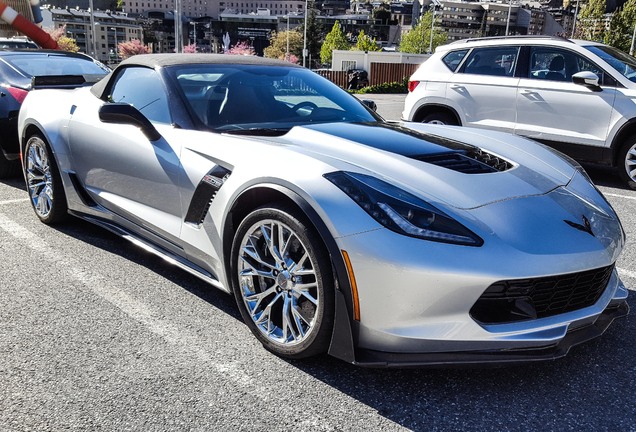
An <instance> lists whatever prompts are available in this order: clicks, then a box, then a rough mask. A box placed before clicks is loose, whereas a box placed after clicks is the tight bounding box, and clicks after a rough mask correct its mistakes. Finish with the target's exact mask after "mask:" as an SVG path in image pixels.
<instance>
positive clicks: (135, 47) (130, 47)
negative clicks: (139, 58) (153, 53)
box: [117, 39, 150, 59]
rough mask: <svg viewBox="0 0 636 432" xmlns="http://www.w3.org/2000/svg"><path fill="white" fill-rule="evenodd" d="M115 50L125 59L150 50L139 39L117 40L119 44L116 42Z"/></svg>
mask: <svg viewBox="0 0 636 432" xmlns="http://www.w3.org/2000/svg"><path fill="white" fill-rule="evenodd" d="M117 51H118V52H119V56H120V57H121V58H122V59H127V58H128V57H132V56H134V55H137V54H148V53H149V52H150V50H149V49H148V47H147V46H146V45H144V44H142V43H141V41H140V40H139V39H132V40H129V41H126V42H119V44H117Z"/></svg>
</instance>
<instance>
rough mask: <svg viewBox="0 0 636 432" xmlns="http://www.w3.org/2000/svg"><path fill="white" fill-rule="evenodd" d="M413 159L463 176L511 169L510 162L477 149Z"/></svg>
mask: <svg viewBox="0 0 636 432" xmlns="http://www.w3.org/2000/svg"><path fill="white" fill-rule="evenodd" d="M413 159H417V160H419V161H422V162H426V163H430V164H433V165H437V166H440V167H442V168H447V169H450V170H453V171H458V172H461V173H464V174H489V173H495V172H503V171H507V170H509V169H510V168H512V164H511V163H510V162H508V161H506V160H504V159H501V158H500V157H497V156H495V155H493V154H490V153H487V152H485V151H483V150H480V149H477V148H476V149H474V150H468V151H459V152H452V153H450V152H449V153H437V154H431V155H421V156H415V157H414V158H413Z"/></svg>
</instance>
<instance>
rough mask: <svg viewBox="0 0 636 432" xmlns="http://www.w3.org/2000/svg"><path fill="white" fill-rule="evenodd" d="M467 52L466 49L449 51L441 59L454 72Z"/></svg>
mask: <svg viewBox="0 0 636 432" xmlns="http://www.w3.org/2000/svg"><path fill="white" fill-rule="evenodd" d="M467 52H468V50H467V49H465V50H459V51H451V52H449V53H448V54H446V55H445V56H444V58H443V59H442V61H443V62H444V64H445V65H446V66H447V67H448V68H449V69H450V70H452V71H453V72H455V71H456V70H457V67H458V66H459V64H460V63H461V62H462V59H463V58H464V57H465V56H466V53H467Z"/></svg>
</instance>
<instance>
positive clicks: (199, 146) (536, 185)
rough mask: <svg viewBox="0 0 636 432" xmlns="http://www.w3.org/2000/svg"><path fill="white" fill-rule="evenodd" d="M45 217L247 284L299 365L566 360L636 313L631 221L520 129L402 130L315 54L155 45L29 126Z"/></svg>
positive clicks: (28, 104)
mask: <svg viewBox="0 0 636 432" xmlns="http://www.w3.org/2000/svg"><path fill="white" fill-rule="evenodd" d="M19 131H20V137H21V147H22V154H23V161H22V162H23V168H24V173H25V178H26V182H27V187H28V192H29V196H30V198H31V202H32V204H33V207H34V210H35V213H36V215H37V216H38V217H39V218H40V219H41V220H42V222H44V223H47V224H54V223H60V222H62V221H63V220H64V219H65V218H66V217H67V215H68V214H69V213H70V214H71V215H73V216H75V217H79V218H82V219H85V220H87V221H90V222H92V223H95V224H97V225H100V226H102V227H104V228H106V229H108V230H110V231H112V232H114V233H116V234H118V235H120V236H122V237H124V238H126V239H128V240H130V241H132V242H133V243H135V244H137V245H139V246H142V247H143V248H145V249H146V250H149V251H152V252H153V253H155V254H157V255H159V256H161V257H163V258H165V259H166V260H167V261H168V262H169V263H171V264H173V265H176V266H178V267H180V268H182V269H184V270H186V271H189V272H190V273H192V274H195V275H196V276H198V277H200V278H201V279H202V280H203V281H205V282H207V283H209V284H210V285H212V286H214V287H216V288H219V289H220V290H222V291H225V292H227V293H230V294H232V295H233V296H234V297H235V298H236V302H237V305H238V308H239V310H240V312H241V314H242V316H243V318H244V320H245V322H246V324H247V325H248V326H249V328H250V329H251V331H252V332H253V334H254V335H255V337H256V338H257V339H258V340H259V341H260V342H261V343H262V344H263V345H264V347H265V348H267V349H268V350H270V351H272V352H273V353H275V354H277V355H279V356H282V357H287V358H303V357H308V356H314V355H318V354H321V353H325V352H326V353H329V354H331V355H333V356H335V357H337V358H340V359H342V360H344V361H347V362H351V363H355V364H360V365H366V366H389V365H396V366H412V365H446V364H456V363H464V364H475V363H478V364H483V363H507V362H520V361H521V362H523V361H534V360H542V359H553V358H557V357H560V356H563V355H565V354H566V353H567V352H568V350H569V348H570V347H571V346H573V345H575V344H578V343H581V342H583V341H586V340H588V339H591V338H593V337H596V336H598V335H600V334H601V333H602V332H603V331H604V330H605V329H606V328H607V327H608V326H609V325H610V323H611V322H612V321H613V320H614V318H616V317H620V316H623V315H625V314H626V313H627V311H628V307H627V303H626V301H625V300H626V298H627V290H626V289H625V287H624V285H623V283H622V282H621V280H620V278H619V276H618V274H617V271H616V269H615V263H616V260H617V258H618V256H619V254H620V253H621V250H622V248H623V246H624V244H625V234H624V232H623V230H622V227H621V224H620V222H619V220H618V217H617V216H616V213H615V212H614V210H613V209H612V208H611V206H610V205H609V204H608V202H607V201H606V200H605V198H604V197H603V196H602V195H601V193H600V192H599V191H598V190H597V189H596V188H595V187H594V186H593V184H592V183H591V182H590V180H589V178H588V177H587V176H586V174H585V172H584V171H583V170H582V169H581V168H580V166H578V165H577V164H576V163H575V162H572V161H570V160H567V159H564V158H563V157H562V156H560V155H559V154H557V153H556V152H554V151H552V150H550V149H549V148H547V147H544V146H542V145H539V144H536V143H533V142H531V141H529V140H527V139H524V138H521V137H517V136H514V135H509V134H505V133H499V132H492V131H484V130H476V129H470V128H455V127H445V126H435V125H424V124H417V123H387V122H385V121H383V120H382V119H381V118H380V117H378V116H377V115H376V114H375V113H374V112H373V111H372V110H370V109H369V108H367V106H365V105H364V104H362V103H360V102H358V101H357V99H355V98H354V97H353V96H351V95H349V94H348V93H346V92H345V91H343V90H341V89H340V88H338V87H336V86H335V85H333V84H332V83H330V82H329V81H327V80H325V79H323V78H321V77H319V76H318V75H317V74H315V73H313V72H311V71H308V70H306V69H304V68H301V67H298V66H295V65H291V64H289V63H285V62H279V61H274V60H266V59H260V58H256V57H247V56H223V55H203V54H202V55H198V54H187V55H177V54H170V55H139V56H135V57H132V58H130V59H128V60H126V61H124V62H123V63H122V64H121V65H119V66H118V67H117V68H116V69H115V70H114V71H113V72H112V73H111V74H110V75H109V76H108V77H106V78H105V79H103V80H102V81H100V82H99V83H98V84H96V85H94V86H93V87H92V88H77V89H74V90H68V89H65V90H58V89H47V90H36V91H34V92H31V93H30V94H29V95H28V96H27V98H26V100H25V102H24V105H23V109H22V111H21V114H20V119H19Z"/></svg>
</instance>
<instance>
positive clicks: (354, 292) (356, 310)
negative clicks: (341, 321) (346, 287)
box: [341, 250, 360, 321]
mask: <svg viewBox="0 0 636 432" xmlns="http://www.w3.org/2000/svg"><path fill="white" fill-rule="evenodd" d="M341 252H342V257H343V258H344V261H345V265H346V266H347V273H349V284H350V285H351V297H352V299H353V319H354V320H356V321H360V301H359V300H358V284H356V276H355V275H354V274H353V267H352V266H351V261H350V260H349V254H348V253H347V251H345V250H342V251H341Z"/></svg>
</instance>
